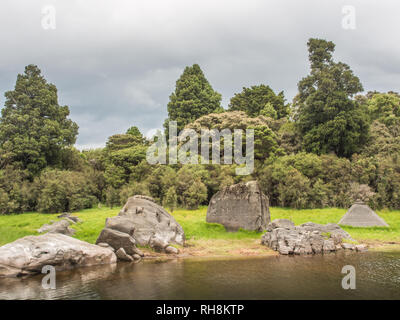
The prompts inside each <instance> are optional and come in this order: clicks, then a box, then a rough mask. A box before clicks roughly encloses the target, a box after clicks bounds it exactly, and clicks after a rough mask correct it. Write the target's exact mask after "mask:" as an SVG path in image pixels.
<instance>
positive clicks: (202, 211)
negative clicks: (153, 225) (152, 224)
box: [172, 206, 261, 240]
mask: <svg viewBox="0 0 400 320" xmlns="http://www.w3.org/2000/svg"><path fill="white" fill-rule="evenodd" d="M172 215H173V216H174V218H175V219H176V221H178V223H179V224H180V225H181V226H182V228H183V230H184V231H185V236H186V238H187V239H193V240H200V239H204V240H209V239H222V240H230V239H236V240H241V239H253V238H259V237H260V236H261V233H259V232H255V231H246V230H239V231H238V232H227V231H226V230H225V227H224V226H222V225H220V224H217V223H207V222H206V215H207V207H206V206H203V207H200V208H199V209H198V210H184V209H178V210H176V211H174V212H173V213H172Z"/></svg>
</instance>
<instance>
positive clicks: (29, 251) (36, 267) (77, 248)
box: [0, 233, 117, 277]
mask: <svg viewBox="0 0 400 320" xmlns="http://www.w3.org/2000/svg"><path fill="white" fill-rule="evenodd" d="M116 261H117V258H116V256H115V254H114V252H113V251H112V250H110V249H106V248H102V247H100V246H97V245H94V244H90V243H87V242H84V241H81V240H78V239H75V238H72V237H69V236H66V235H63V234H57V233H47V234H44V235H39V236H26V237H23V238H21V239H18V240H16V241H14V242H12V243H8V244H6V245H4V246H2V247H0V277H7V276H8V277H15V276H23V275H29V274H35V273H41V271H42V268H43V266H45V265H51V266H54V267H55V268H56V270H63V269H69V268H72V267H78V266H93V265H100V264H110V263H115V262H116Z"/></svg>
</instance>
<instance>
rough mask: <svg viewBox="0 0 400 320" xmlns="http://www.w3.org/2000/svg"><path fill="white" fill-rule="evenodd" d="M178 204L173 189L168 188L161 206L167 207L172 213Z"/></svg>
mask: <svg viewBox="0 0 400 320" xmlns="http://www.w3.org/2000/svg"><path fill="white" fill-rule="evenodd" d="M177 203H178V196H177V195H176V190H175V187H173V186H172V187H170V188H169V189H168V190H167V193H166V194H165V197H164V201H163V206H164V207H168V208H169V209H170V210H171V212H173V211H174V210H175V208H176V205H177Z"/></svg>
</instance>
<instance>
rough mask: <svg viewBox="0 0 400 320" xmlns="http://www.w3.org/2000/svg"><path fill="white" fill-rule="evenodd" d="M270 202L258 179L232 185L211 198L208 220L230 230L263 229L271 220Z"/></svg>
mask: <svg viewBox="0 0 400 320" xmlns="http://www.w3.org/2000/svg"><path fill="white" fill-rule="evenodd" d="M268 202H269V200H268V197H267V196H266V195H265V194H263V193H262V191H261V189H260V186H259V184H258V183H257V181H249V182H246V183H238V184H235V185H231V186H228V187H225V188H223V189H222V190H220V191H219V192H217V193H216V194H214V195H213V197H212V198H211V200H210V204H209V206H208V209H207V222H209V223H220V224H222V225H224V226H225V228H226V229H227V230H228V231H236V230H238V229H239V228H242V229H245V230H256V231H263V230H265V229H266V227H267V224H268V223H269V222H270V220H271V218H270V213H269V206H268Z"/></svg>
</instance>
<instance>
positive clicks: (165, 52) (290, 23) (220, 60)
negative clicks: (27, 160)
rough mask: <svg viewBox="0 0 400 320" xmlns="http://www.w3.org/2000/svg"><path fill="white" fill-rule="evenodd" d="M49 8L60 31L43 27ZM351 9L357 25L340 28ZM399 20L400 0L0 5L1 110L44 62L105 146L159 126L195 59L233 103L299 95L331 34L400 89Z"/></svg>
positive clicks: (84, 135)
mask: <svg viewBox="0 0 400 320" xmlns="http://www.w3.org/2000/svg"><path fill="white" fill-rule="evenodd" d="M47 5H52V6H53V7H54V8H55V10H56V15H55V21H56V27H55V29H44V28H43V26H42V21H43V19H44V18H45V16H46V15H45V14H43V13H42V10H43V7H45V6H47ZM345 5H350V6H354V8H355V17H356V20H355V23H356V24H355V29H344V28H343V26H342V20H343V17H344V16H345V14H343V12H342V9H343V6H345ZM399 17H400V1H397V0H391V1H390V0H380V1H378V0H375V1H372V0H360V1H351V0H349V1H340V0H337V1H336V0H315V1H311V0H290V1H289V0H287V1H285V0H277V1H268V0H264V1H261V0H260V1H258V0H246V1H245V0H243V1H236V0H211V1H209V0H201V1H193V0H181V1H170V0H157V1H155V0H143V1H142V0H140V1H139V0H138V1H134V0H130V1H128V0H126V1H118V0H113V1H111V0H107V1H106V0H104V1H103V0H81V1H78V0H64V1H52V0H47V1H32V0H1V3H0V44H1V45H0V50H1V52H0V93H1V96H0V105H1V107H2V106H3V105H4V100H5V99H4V92H5V91H7V90H11V89H13V87H14V85H15V80H16V76H17V74H18V73H22V72H23V70H24V67H25V66H26V65H28V64H36V65H38V66H39V68H40V69H41V70H42V73H43V74H44V76H45V77H46V79H47V80H48V81H49V82H51V83H54V84H55V85H56V86H57V88H58V91H59V102H60V104H62V105H68V106H69V107H70V111H71V118H72V119H73V120H74V121H75V122H77V123H78V125H79V136H78V140H77V147H78V148H90V147H99V146H103V145H104V143H105V141H106V139H107V137H108V136H110V135H112V134H115V133H123V132H125V131H126V129H127V128H129V127H130V126H132V125H136V126H138V127H139V129H140V130H141V131H142V132H143V133H145V134H146V133H148V132H149V130H152V129H155V128H161V127H162V123H163V121H164V119H165V118H166V117H167V107H166V106H167V103H168V98H169V95H170V94H171V92H172V91H173V90H174V87H175V81H176V80H177V78H178V77H179V75H180V74H181V73H182V71H183V69H184V67H185V66H187V65H192V64H194V63H198V64H199V65H200V66H201V68H202V69H203V71H204V73H205V75H206V77H207V78H208V80H209V81H210V83H211V85H212V86H213V88H214V89H215V90H217V91H218V92H220V93H221V94H222V96H223V100H222V103H223V106H224V107H227V105H228V103H229V99H230V98H231V97H232V96H233V94H234V93H236V92H240V91H241V90H242V87H243V86H251V85H257V84H261V83H263V84H267V85H270V86H271V87H272V88H273V89H274V90H275V91H281V90H283V91H284V92H285V96H286V97H287V99H288V101H291V100H292V98H293V96H294V95H295V94H296V89H297V82H298V81H299V80H300V79H301V78H302V77H304V76H306V75H307V73H308V70H309V63H308V60H307V47H306V43H307V40H308V38H310V37H318V38H324V39H327V40H331V41H333V42H334V43H335V44H336V52H335V56H334V57H335V59H337V60H340V61H343V62H345V63H348V64H349V65H350V67H351V68H352V69H353V71H354V72H355V74H356V75H357V76H359V77H360V79H361V82H362V83H363V86H364V89H365V90H366V91H368V90H379V91H389V90H394V91H400V88H399V87H400V32H399V31H400V19H399ZM44 21H45V22H46V21H47V22H48V21H49V20H46V19H45V20H44ZM346 21H347V22H348V20H346Z"/></svg>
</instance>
